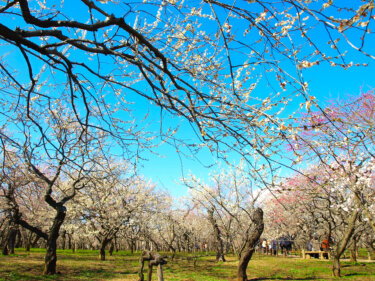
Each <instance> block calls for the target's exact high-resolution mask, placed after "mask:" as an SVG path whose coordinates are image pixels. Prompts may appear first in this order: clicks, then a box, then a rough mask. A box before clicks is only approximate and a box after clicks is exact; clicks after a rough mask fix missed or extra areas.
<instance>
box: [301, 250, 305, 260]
mask: <svg viewBox="0 0 375 281" xmlns="http://www.w3.org/2000/svg"><path fill="white" fill-rule="evenodd" d="M302 258H303V259H306V254H305V250H302Z"/></svg>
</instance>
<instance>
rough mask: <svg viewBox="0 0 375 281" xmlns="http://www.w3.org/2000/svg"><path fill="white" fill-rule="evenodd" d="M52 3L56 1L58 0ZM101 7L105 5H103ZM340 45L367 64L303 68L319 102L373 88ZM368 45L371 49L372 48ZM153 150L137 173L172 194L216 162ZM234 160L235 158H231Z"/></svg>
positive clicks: (185, 134) (141, 106)
mask: <svg viewBox="0 0 375 281" xmlns="http://www.w3.org/2000/svg"><path fill="white" fill-rule="evenodd" d="M55 2H56V3H59V2H60V1H55ZM48 3H50V1H47V4H48ZM77 3H79V1H72V0H66V1H65V4H64V5H67V6H68V7H69V8H70V12H71V15H72V16H74V17H77V18H80V17H81V14H80V11H79V7H80V6H79V4H77ZM77 5H78V6H77ZM103 7H107V6H106V5H103ZM123 11H124V10H121V9H120V10H113V12H115V13H119V14H121V13H123ZM69 14H70V13H69ZM219 16H222V17H224V18H225V17H226V15H220V14H219ZM129 21H131V19H129ZM234 23H235V21H234ZM12 25H14V26H16V25H17V22H16V21H14V22H12ZM236 28H237V29H239V30H240V31H241V29H242V26H240V27H239V28H238V27H236V26H235V25H234V26H233V30H235V29H236ZM314 37H315V38H316V39H317V40H318V41H319V43H322V45H325V44H326V42H327V41H328V39H327V37H326V36H321V34H318V33H317V34H315V35H314ZM320 37H321V38H320ZM340 44H341V46H344V48H348V49H349V50H350V53H351V54H350V55H349V57H348V61H352V60H353V61H360V62H368V63H369V66H368V67H352V68H349V69H347V70H344V69H342V68H340V67H330V66H328V65H327V64H321V65H319V66H315V67H312V68H310V69H307V70H305V71H304V74H303V75H304V79H305V81H307V82H308V83H309V90H310V93H309V94H311V95H313V96H315V97H316V98H317V99H318V100H319V101H320V102H323V103H324V102H325V101H327V100H329V99H336V98H345V97H346V96H347V95H356V94H357V93H358V92H359V91H360V88H363V89H364V90H367V89H370V88H372V87H375V81H374V80H375V79H374V74H375V66H374V63H373V62H372V61H371V60H370V59H369V58H368V57H365V56H363V55H361V54H359V53H356V52H355V51H354V50H352V49H350V47H348V45H347V44H346V43H345V42H340ZM2 48H4V47H2ZM327 48H329V46H327ZM370 48H372V49H373V50H374V48H375V47H370ZM3 50H4V49H3ZM372 53H375V52H372ZM83 59H84V58H83ZM233 60H234V61H240V60H241V57H236V55H234V57H233ZM8 62H9V63H10V64H11V65H15V66H17V65H18V67H19V68H20V69H25V64H23V63H20V62H19V58H18V57H17V54H14V55H11V56H9V60H8ZM21 73H22V74H21V75H26V72H21ZM269 92H270V90H269V89H267V85H266V84H265V83H261V84H260V85H259V87H258V88H257V89H256V92H255V93H269ZM129 98H131V99H132V100H131V101H133V102H136V105H135V107H134V109H135V112H134V113H135V114H136V115H139V116H143V114H144V113H145V112H147V111H150V118H149V120H152V121H154V124H152V125H151V127H150V129H153V130H155V131H156V132H157V130H158V127H159V126H160V115H159V113H160V110H159V109H158V108H155V107H154V106H152V105H150V104H149V103H148V102H147V101H146V100H144V99H143V98H141V97H136V96H135V95H134V94H131V95H129ZM297 103H298V104H296V107H298V106H299V101H298V102H297ZM163 122H164V123H165V125H167V126H168V125H175V124H179V123H180V122H181V120H180V119H178V118H172V117H171V116H170V115H168V114H167V115H165V118H163ZM179 136H180V137H182V138H186V139H191V140H197V138H196V136H195V134H194V132H193V130H192V129H191V127H190V126H189V124H187V122H186V121H185V122H183V123H182V127H181V129H180V132H179ZM155 152H156V153H158V154H161V155H163V157H157V156H156V155H155V154H151V153H145V154H144V155H143V157H144V158H146V159H147V161H144V162H141V163H140V165H139V167H140V173H141V174H143V175H144V176H145V177H146V178H150V179H152V180H153V182H154V183H156V184H157V185H158V186H159V187H160V188H162V189H166V190H168V191H169V192H170V193H171V194H172V195H174V196H181V195H186V194H187V188H186V187H184V186H183V185H182V184H179V183H178V182H179V181H180V179H181V177H182V176H183V175H185V176H186V175H188V174H189V173H190V172H192V173H194V174H195V175H197V176H198V177H202V178H207V175H208V173H209V171H210V170H209V169H208V168H207V167H206V166H209V165H211V164H213V163H214V162H215V159H214V157H213V156H211V155H210V153H208V152H207V151H206V152H202V153H201V154H199V160H200V162H201V163H200V162H199V161H195V160H192V159H188V158H185V157H183V156H182V155H179V154H178V153H176V149H175V148H174V147H172V146H169V145H166V144H164V145H162V146H160V147H159V148H156V149H155ZM233 159H237V158H236V157H233ZM237 160H239V159H237Z"/></svg>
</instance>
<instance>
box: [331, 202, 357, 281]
mask: <svg viewBox="0 0 375 281" xmlns="http://www.w3.org/2000/svg"><path fill="white" fill-rule="evenodd" d="M358 216H359V209H358V208H355V209H354V210H353V213H352V215H351V217H350V219H349V222H348V226H347V228H346V231H345V233H344V236H343V238H342V239H341V240H340V241H339V243H338V245H337V246H336V247H335V248H334V250H333V252H332V274H333V276H335V277H341V265H340V257H341V255H342V254H343V253H344V251H345V249H346V247H347V245H348V243H349V241H350V238H351V237H352V236H353V234H354V229H355V223H356V221H357V219H358Z"/></svg>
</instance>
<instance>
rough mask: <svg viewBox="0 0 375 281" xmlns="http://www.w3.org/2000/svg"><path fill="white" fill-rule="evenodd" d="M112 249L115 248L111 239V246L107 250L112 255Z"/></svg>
mask: <svg viewBox="0 0 375 281" xmlns="http://www.w3.org/2000/svg"><path fill="white" fill-rule="evenodd" d="M114 250H115V245H114V243H113V241H112V242H111V246H110V247H109V251H108V252H109V255H110V256H112V254H113V251H114Z"/></svg>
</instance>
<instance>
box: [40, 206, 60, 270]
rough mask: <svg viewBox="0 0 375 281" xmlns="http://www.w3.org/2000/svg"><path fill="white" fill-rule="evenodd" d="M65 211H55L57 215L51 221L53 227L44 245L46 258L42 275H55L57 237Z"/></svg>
mask: <svg viewBox="0 0 375 281" xmlns="http://www.w3.org/2000/svg"><path fill="white" fill-rule="evenodd" d="M65 215H66V213H65V211H63V210H62V209H61V208H59V209H58V210H57V215H56V217H55V219H54V221H53V225H52V227H51V229H50V232H49V235H48V239H47V243H46V250H47V251H46V256H45V258H44V270H43V275H53V274H56V261H57V255H56V249H57V238H58V237H59V231H60V227H61V225H62V224H63V222H64V219H65Z"/></svg>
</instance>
